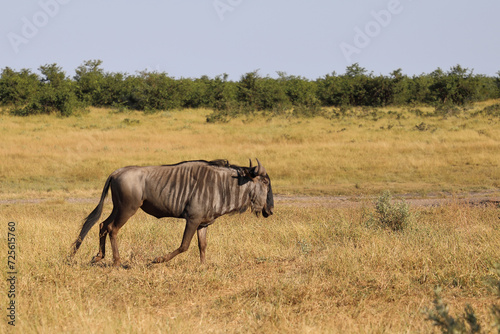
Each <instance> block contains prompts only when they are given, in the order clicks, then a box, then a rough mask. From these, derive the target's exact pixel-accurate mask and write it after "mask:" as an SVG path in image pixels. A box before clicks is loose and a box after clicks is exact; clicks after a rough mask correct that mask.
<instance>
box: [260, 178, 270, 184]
mask: <svg viewBox="0 0 500 334" xmlns="http://www.w3.org/2000/svg"><path fill="white" fill-rule="evenodd" d="M262 183H264V184H266V185H267V184H269V180H268V179H267V177H263V178H262Z"/></svg>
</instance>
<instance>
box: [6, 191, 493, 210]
mask: <svg viewBox="0 0 500 334" xmlns="http://www.w3.org/2000/svg"><path fill="white" fill-rule="evenodd" d="M393 197H394V199H395V200H401V199H403V200H405V201H406V202H407V203H409V204H410V205H411V206H415V207H433V206H441V205H449V204H452V203H460V204H463V205H498V206H500V195H499V192H498V191H484V192H469V193H460V194H448V193H439V194H429V195H427V196H425V197H422V196H419V195H416V194H405V195H394V196H393ZM376 200H377V196H364V195H363V196H305V195H275V196H274V201H275V205H280V206H282V205H285V206H295V207H329V208H349V207H351V208H352V207H363V206H372V205H373V204H374V203H375V201H376ZM51 202H54V203H89V204H95V205H97V203H98V202H99V198H97V197H96V198H79V197H68V198H62V199H54V198H31V199H2V200H0V205H13V204H39V203H51ZM106 202H110V199H109V198H108V199H107V200H106Z"/></svg>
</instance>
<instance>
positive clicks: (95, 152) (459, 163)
mask: <svg viewBox="0 0 500 334" xmlns="http://www.w3.org/2000/svg"><path fill="white" fill-rule="evenodd" d="M495 102H496V101H491V102H489V103H490V104H491V103H495ZM484 105H485V104H480V105H477V106H476V109H478V110H479V109H481V108H483V107H484ZM391 111H392V112H391ZM422 111H423V112H424V113H425V112H431V111H432V110H430V109H429V110H427V109H426V108H422ZM389 112H391V113H389ZM208 113H209V111H208V110H184V111H179V112H165V113H159V114H155V115H143V114H141V113H136V112H130V113H125V114H123V113H121V114H116V113H112V112H110V111H109V110H103V109H94V110H92V111H91V112H90V113H89V114H86V115H83V116H81V117H79V118H78V117H71V118H56V117H54V116H35V117H29V118H19V117H12V116H8V115H2V116H0V118H1V123H2V131H1V132H0V141H1V142H2V145H1V146H0V155H1V156H2V157H4V159H3V161H2V164H1V165H0V175H1V181H2V184H3V185H4V186H3V187H2V189H1V190H0V197H3V198H12V197H15V196H38V197H40V196H43V197H47V196H49V197H50V196H53V197H61V196H62V195H63V194H66V195H67V196H73V197H80V196H83V195H86V196H95V195H96V194H97V192H98V191H99V190H98V189H99V188H100V187H101V186H102V183H103V182H104V180H105V178H106V177H107V175H109V173H110V172H111V171H113V170H114V169H116V168H119V167H122V166H125V165H135V164H138V165H151V164H167V163H175V162H178V161H182V160H187V159H214V158H228V159H230V161H231V162H233V163H236V164H247V163H248V158H254V157H258V158H259V159H260V160H261V161H262V162H263V163H264V165H265V166H266V168H267V169H268V171H269V173H270V175H271V177H272V179H273V186H274V187H275V188H276V189H277V190H279V192H280V193H282V194H284V193H289V194H294V193H295V194H296V193H301V194H377V193H379V192H380V191H382V190H384V189H390V190H392V191H393V192H396V193H408V192H411V193H421V194H425V193H428V192H439V191H451V192H465V191H474V190H485V189H494V188H497V187H498V185H499V183H498V182H499V181H498V180H500V169H499V168H498V167H499V165H500V145H499V140H500V126H499V121H500V120H499V119H489V118H488V117H474V118H470V117H469V116H467V115H469V114H470V113H468V114H464V115H459V116H452V117H448V118H446V119H444V118H443V117H421V116H415V115H414V114H413V113H411V112H409V111H408V110H406V109H401V108H399V109H398V108H392V109H386V110H379V112H378V113H377V114H374V115H371V113H366V112H365V114H366V115H367V116H366V117H364V118H359V117H345V118H343V119H332V120H327V119H324V118H314V119H296V118H273V119H266V118H264V117H256V118H253V119H237V120H233V121H231V122H230V123H227V124H209V123H206V121H205V118H206V117H205V116H206V115H207V114H208ZM362 113H363V111H359V114H362ZM422 123H425V124H424V125H425V126H422V127H421V129H422V130H418V129H417V125H420V124H422Z"/></svg>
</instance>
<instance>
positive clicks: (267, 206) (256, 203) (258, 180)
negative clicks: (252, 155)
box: [247, 159, 274, 218]
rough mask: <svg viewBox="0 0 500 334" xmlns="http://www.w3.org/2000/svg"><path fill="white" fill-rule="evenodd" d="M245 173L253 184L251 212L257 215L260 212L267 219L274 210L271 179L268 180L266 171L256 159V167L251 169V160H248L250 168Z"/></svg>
mask: <svg viewBox="0 0 500 334" xmlns="http://www.w3.org/2000/svg"><path fill="white" fill-rule="evenodd" d="M247 171H248V176H249V177H250V178H251V180H252V182H254V184H255V188H254V191H253V193H252V194H251V195H250V197H251V202H252V203H251V205H252V211H254V212H255V213H257V214H258V213H260V212H262V215H263V216H264V217H265V218H267V217H269V216H270V215H272V214H273V209H274V198H273V190H272V187H271V179H270V178H269V175H267V171H266V169H265V168H264V166H262V165H261V164H260V161H259V160H258V159H257V166H255V167H252V160H250V167H248V169H247Z"/></svg>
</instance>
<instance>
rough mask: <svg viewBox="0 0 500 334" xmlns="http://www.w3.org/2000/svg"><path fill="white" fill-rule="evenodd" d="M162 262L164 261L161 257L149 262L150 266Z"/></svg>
mask: <svg viewBox="0 0 500 334" xmlns="http://www.w3.org/2000/svg"><path fill="white" fill-rule="evenodd" d="M163 262H165V259H164V258H163V256H159V257H157V258H156V259H154V260H153V262H151V264H155V263H163Z"/></svg>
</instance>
